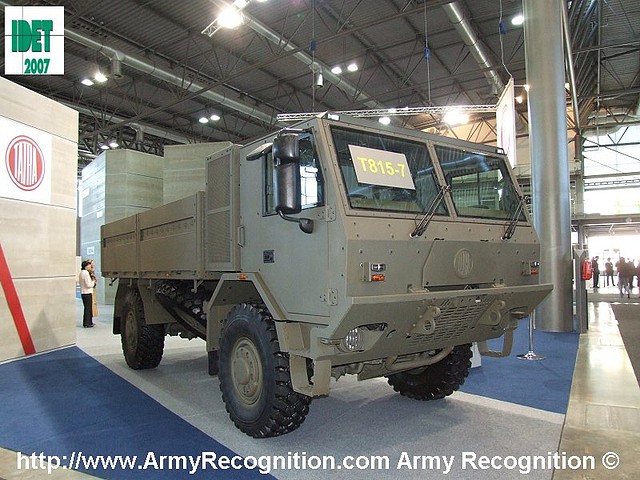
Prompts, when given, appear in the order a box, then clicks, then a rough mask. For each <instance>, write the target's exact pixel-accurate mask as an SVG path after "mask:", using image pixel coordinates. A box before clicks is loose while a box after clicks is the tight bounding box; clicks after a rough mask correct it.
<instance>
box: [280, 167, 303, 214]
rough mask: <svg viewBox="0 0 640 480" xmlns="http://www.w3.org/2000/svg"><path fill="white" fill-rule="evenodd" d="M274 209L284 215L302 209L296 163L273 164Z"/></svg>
mask: <svg viewBox="0 0 640 480" xmlns="http://www.w3.org/2000/svg"><path fill="white" fill-rule="evenodd" d="M273 170H274V172H275V177H276V178H275V182H274V190H275V192H274V194H275V199H276V210H277V211H278V212H282V213H284V214H286V215H290V214H292V213H300V212H301V211H302V193H301V191H302V187H301V184H300V166H299V165H298V163H280V164H279V165H278V164H277V163H276V165H275V166H274V169H273Z"/></svg>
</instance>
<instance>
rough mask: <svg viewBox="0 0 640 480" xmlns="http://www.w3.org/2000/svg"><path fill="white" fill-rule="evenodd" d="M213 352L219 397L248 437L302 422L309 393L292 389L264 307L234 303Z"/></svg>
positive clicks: (283, 355)
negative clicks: (216, 347) (214, 352)
mask: <svg viewBox="0 0 640 480" xmlns="http://www.w3.org/2000/svg"><path fill="white" fill-rule="evenodd" d="M218 355H219V356H218V368H219V371H218V378H219V380H220V390H221V391H222V400H223V401H224V404H225V407H226V409H227V412H228V413H229V416H230V417H231V420H232V421H233V423H234V424H235V425H236V427H238V428H239V429H240V430H241V431H243V432H244V433H246V434H247V435H250V436H252V437H254V438H264V437H275V436H278V435H283V434H285V433H289V432H291V431H293V430H295V429H296V428H298V427H299V426H300V425H301V424H302V422H304V419H305V417H306V415H307V413H309V404H310V403H311V397H308V396H306V395H303V394H301V393H297V392H295V391H294V390H293V387H292V384H291V372H290V369H289V355H288V354H287V353H284V352H281V351H280V344H279V342H278V336H277V334H276V328H275V324H274V322H273V319H272V317H271V315H270V314H269V313H268V311H267V310H266V309H264V308H263V307H262V306H259V305H251V304H244V303H243V304H240V305H237V306H236V307H234V308H233V309H232V310H231V311H230V312H229V315H228V316H227V318H226V320H225V323H224V327H223V330H222V334H221V337H220V350H219V352H218Z"/></svg>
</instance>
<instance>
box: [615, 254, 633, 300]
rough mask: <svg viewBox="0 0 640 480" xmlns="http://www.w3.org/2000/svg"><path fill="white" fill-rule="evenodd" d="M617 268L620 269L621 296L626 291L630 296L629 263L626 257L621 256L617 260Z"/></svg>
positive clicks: (619, 286)
mask: <svg viewBox="0 0 640 480" xmlns="http://www.w3.org/2000/svg"><path fill="white" fill-rule="evenodd" d="M616 270H618V290H619V291H620V297H622V296H623V295H624V294H625V293H626V294H627V298H629V296H630V290H629V274H630V271H629V270H630V268H629V264H628V263H627V262H626V261H625V259H624V257H620V260H618V261H617V262H616Z"/></svg>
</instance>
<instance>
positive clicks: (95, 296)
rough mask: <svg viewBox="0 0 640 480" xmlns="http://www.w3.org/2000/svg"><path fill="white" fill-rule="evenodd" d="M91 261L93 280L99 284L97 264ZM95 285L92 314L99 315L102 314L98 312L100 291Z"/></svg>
mask: <svg viewBox="0 0 640 480" xmlns="http://www.w3.org/2000/svg"><path fill="white" fill-rule="evenodd" d="M89 261H90V262H91V270H89V274H90V275H91V280H93V282H94V284H95V285H98V279H97V278H96V264H95V262H94V261H93V260H89ZM95 285H94V287H93V290H92V292H91V293H92V296H91V316H92V317H98V316H99V315H100V314H99V313H98V293H97V292H96V287H95Z"/></svg>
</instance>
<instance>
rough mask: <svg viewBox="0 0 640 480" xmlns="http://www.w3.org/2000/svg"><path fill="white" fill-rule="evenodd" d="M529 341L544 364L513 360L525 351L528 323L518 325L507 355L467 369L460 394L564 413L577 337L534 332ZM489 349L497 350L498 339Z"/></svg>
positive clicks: (527, 340)
mask: <svg viewBox="0 0 640 480" xmlns="http://www.w3.org/2000/svg"><path fill="white" fill-rule="evenodd" d="M533 338H534V351H535V353H536V354H538V355H543V356H544V357H545V359H544V360H539V361H530V360H521V359H519V358H517V357H516V356H517V355H519V354H523V353H527V352H528V351H529V330H528V322H527V321H526V320H525V321H521V322H520V324H519V326H518V328H517V329H516V331H515V334H514V339H513V349H512V352H511V355H510V356H509V357H505V358H491V357H482V365H481V366H480V367H479V368H472V369H471V373H470V374H469V377H468V378H467V381H466V382H465V383H464V385H463V386H462V387H460V390H461V391H463V392H467V393H473V394H475V395H481V396H484V397H489V398H493V399H496V400H503V401H505V402H511V403H516V404H519V405H526V406H528V407H534V408H538V409H541V410H546V411H549V412H555V413H561V414H565V413H567V404H568V402H569V392H570V390H571V382H572V379H573V370H574V367H575V363H576V353H577V351H578V341H579V338H580V336H579V335H578V334H577V333H548V332H541V331H538V330H536V331H534V337H533ZM489 347H490V348H492V349H495V350H501V349H502V339H499V340H492V341H490V342H489Z"/></svg>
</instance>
